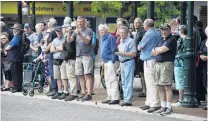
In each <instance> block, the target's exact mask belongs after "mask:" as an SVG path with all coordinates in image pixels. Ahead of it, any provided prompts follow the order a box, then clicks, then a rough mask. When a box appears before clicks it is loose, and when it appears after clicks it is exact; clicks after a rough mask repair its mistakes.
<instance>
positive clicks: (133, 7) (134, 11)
mask: <svg viewBox="0 0 208 121" xmlns="http://www.w3.org/2000/svg"><path fill="white" fill-rule="evenodd" d="M132 12H133V14H132V15H133V18H136V17H137V1H133V2H132Z"/></svg>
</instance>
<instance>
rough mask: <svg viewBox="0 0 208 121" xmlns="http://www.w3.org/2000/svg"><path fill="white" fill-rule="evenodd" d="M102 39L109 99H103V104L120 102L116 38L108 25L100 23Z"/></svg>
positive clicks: (102, 54)
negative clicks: (115, 52) (109, 30)
mask: <svg viewBox="0 0 208 121" xmlns="http://www.w3.org/2000/svg"><path fill="white" fill-rule="evenodd" d="M98 29H99V32H100V35H101V36H102V39H101V58H102V60H103V63H104V78H105V83H106V90H107V100H105V101H102V103H103V104H107V103H108V104H118V103H119V90H118V78H117V76H116V71H117V70H116V69H117V66H118V64H119V63H118V61H117V60H118V56H116V55H115V54H114V51H115V50H116V48H117V45H116V40H115V38H114V37H113V36H112V35H111V34H110V33H109V32H108V28H107V25H103V24H100V25H99V26H98Z"/></svg>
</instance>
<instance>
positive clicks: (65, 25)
mask: <svg viewBox="0 0 208 121" xmlns="http://www.w3.org/2000/svg"><path fill="white" fill-rule="evenodd" d="M70 26H71V25H70V24H64V25H63V26H62V28H68V27H70Z"/></svg>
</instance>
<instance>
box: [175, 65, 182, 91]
mask: <svg viewBox="0 0 208 121" xmlns="http://www.w3.org/2000/svg"><path fill="white" fill-rule="evenodd" d="M174 75H175V83H176V89H177V90H178V89H184V69H183V67H176V66H174Z"/></svg>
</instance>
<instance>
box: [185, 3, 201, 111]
mask: <svg viewBox="0 0 208 121" xmlns="http://www.w3.org/2000/svg"><path fill="white" fill-rule="evenodd" d="M193 10H194V2H193V1H188V37H187V38H186V41H187V48H186V53H185V54H184V77H185V79H184V94H183V101H182V107H187V108H194V107H199V105H198V103H197V100H196V86H195V85H196V61H195V60H196V53H195V48H194V43H195V42H194V40H193Z"/></svg>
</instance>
